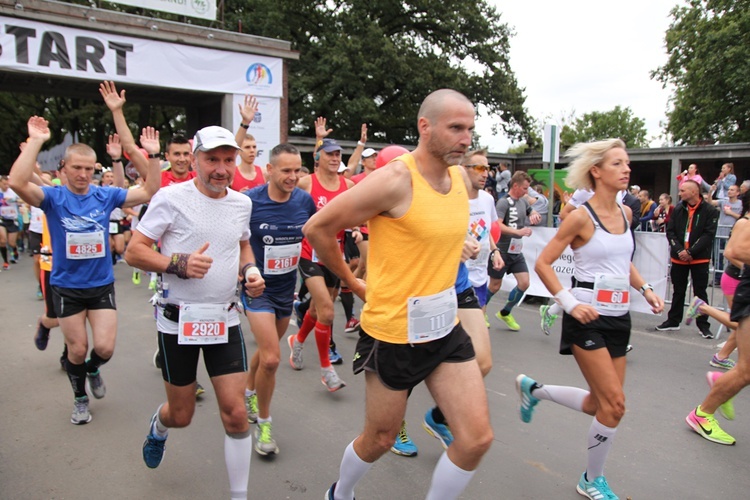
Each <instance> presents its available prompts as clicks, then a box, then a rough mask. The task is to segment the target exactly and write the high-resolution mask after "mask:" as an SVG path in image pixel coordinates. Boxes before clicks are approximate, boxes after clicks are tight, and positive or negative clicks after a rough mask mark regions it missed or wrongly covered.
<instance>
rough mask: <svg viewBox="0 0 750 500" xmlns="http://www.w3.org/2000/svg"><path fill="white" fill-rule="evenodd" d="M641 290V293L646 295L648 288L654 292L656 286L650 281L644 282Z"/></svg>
mask: <svg viewBox="0 0 750 500" xmlns="http://www.w3.org/2000/svg"><path fill="white" fill-rule="evenodd" d="M640 290H641V295H644V296H645V295H646V290H651V291H652V292H653V291H654V287H652V286H651V285H650V284H648V283H644V284H643V286H642V287H641V288H640Z"/></svg>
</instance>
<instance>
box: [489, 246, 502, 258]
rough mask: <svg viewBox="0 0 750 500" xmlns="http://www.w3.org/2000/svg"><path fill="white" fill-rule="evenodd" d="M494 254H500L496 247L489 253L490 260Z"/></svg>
mask: <svg viewBox="0 0 750 500" xmlns="http://www.w3.org/2000/svg"><path fill="white" fill-rule="evenodd" d="M495 252H498V253H499V252H500V249H499V248H497V247H495V248H493V249H492V251H491V252H490V258H492V254H493V253H495Z"/></svg>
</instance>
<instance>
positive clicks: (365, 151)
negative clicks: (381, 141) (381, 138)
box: [362, 148, 377, 158]
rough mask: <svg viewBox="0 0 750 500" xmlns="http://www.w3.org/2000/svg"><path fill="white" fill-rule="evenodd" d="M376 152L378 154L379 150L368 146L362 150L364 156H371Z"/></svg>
mask: <svg viewBox="0 0 750 500" xmlns="http://www.w3.org/2000/svg"><path fill="white" fill-rule="evenodd" d="M374 154H377V151H375V150H374V149H372V148H367V149H365V150H364V151H362V158H369V157H371V156H372V155H374Z"/></svg>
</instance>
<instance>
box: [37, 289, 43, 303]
mask: <svg viewBox="0 0 750 500" xmlns="http://www.w3.org/2000/svg"><path fill="white" fill-rule="evenodd" d="M43 298H44V294H43V293H42V289H41V288H37V289H36V300H42V299H43Z"/></svg>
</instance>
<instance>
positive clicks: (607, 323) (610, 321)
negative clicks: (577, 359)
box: [560, 313, 630, 358]
mask: <svg viewBox="0 0 750 500" xmlns="http://www.w3.org/2000/svg"><path fill="white" fill-rule="evenodd" d="M629 342H630V313H625V314H623V315H622V316H599V318H597V319H595V320H594V321H592V322H591V323H586V324H585V325H584V324H583V323H581V322H579V321H578V320H577V319H575V318H574V317H573V316H571V315H569V314H567V313H563V323H562V335H561V337H560V354H573V345H577V346H578V347H580V348H581V349H584V350H586V351H593V350H595V349H602V348H605V347H606V348H607V350H608V351H609V355H610V356H611V357H613V358H619V357H621V356H625V353H626V352H627V347H628V343H629Z"/></svg>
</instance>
